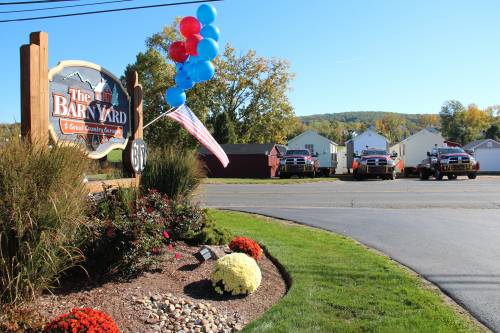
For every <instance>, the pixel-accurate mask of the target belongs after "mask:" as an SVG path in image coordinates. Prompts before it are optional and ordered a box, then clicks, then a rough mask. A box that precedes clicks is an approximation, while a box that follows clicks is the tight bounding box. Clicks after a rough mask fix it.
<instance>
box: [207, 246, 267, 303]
mask: <svg viewBox="0 0 500 333" xmlns="http://www.w3.org/2000/svg"><path fill="white" fill-rule="evenodd" d="M261 280H262V273H261V272H260V268H259V266H258V265H257V263H256V262H255V260H254V259H253V258H251V257H249V256H248V255H246V254H244V253H231V254H228V255H226V256H224V257H222V258H220V259H219V260H217V263H216V264H215V270H214V272H213V273H212V285H213V286H214V288H215V291H216V292H217V293H219V294H222V293H224V291H225V292H228V293H231V294H232V295H239V294H251V293H253V292H254V291H255V290H257V288H258V287H259V285H260V282H261Z"/></svg>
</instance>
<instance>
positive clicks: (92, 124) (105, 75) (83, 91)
mask: <svg viewBox="0 0 500 333" xmlns="http://www.w3.org/2000/svg"><path fill="white" fill-rule="evenodd" d="M49 103H50V104H49V130H50V133H51V135H52V136H53V138H54V139H55V140H56V141H57V140H59V141H70V142H74V143H78V144H81V145H83V146H85V147H86V149H87V151H88V154H89V157H90V158H101V157H104V156H105V155H107V154H108V153H109V152H110V151H111V150H112V149H116V148H118V149H124V148H125V146H126V145H127V141H128V138H129V136H130V122H131V119H130V98H129V96H128V94H127V91H126V90H125V88H124V87H123V86H122V84H121V82H120V80H119V79H118V78H116V77H115V76H114V75H113V74H111V73H110V72H108V71H106V70H105V69H103V68H102V67H100V66H98V65H95V64H92V63H89V62H84V61H63V62H60V63H59V64H58V65H57V66H56V67H55V68H53V69H51V70H50V71H49Z"/></svg>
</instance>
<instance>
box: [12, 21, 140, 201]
mask: <svg viewBox="0 0 500 333" xmlns="http://www.w3.org/2000/svg"><path fill="white" fill-rule="evenodd" d="M48 49H49V45H48V34H47V33H45V32H41V31H39V32H32V33H31V34H30V40H29V44H26V45H23V46H21V48H20V65H21V66H20V69H21V72H20V74H21V134H22V136H23V137H24V138H26V139H27V140H29V142H31V143H32V144H36V145H47V146H48V145H49V143H50V142H49V141H50V140H49V135H50V137H51V139H52V142H53V143H59V142H61V141H62V142H69V143H71V144H77V145H79V146H81V147H82V148H83V149H85V150H86V151H87V152H88V156H89V157H91V158H94V159H100V158H102V157H105V156H106V155H107V154H108V153H109V151H111V150H112V149H122V150H123V151H122V160H123V166H124V171H126V174H127V176H128V177H131V178H122V179H111V180H106V181H99V183H98V184H97V183H94V182H88V183H87V185H88V188H89V190H90V191H91V192H99V191H102V190H103V188H106V187H115V186H120V187H129V186H139V184H140V173H141V172H142V171H143V170H144V166H145V164H146V161H147V147H146V144H145V143H144V141H142V140H141V139H142V137H143V135H142V134H143V128H142V126H143V120H142V97H143V91H142V86H141V85H140V83H139V75H138V74H137V72H136V71H132V70H130V71H127V75H126V87H127V90H125V88H124V86H123V85H122V83H121V81H120V80H119V79H118V78H116V77H115V76H114V75H113V74H111V73H110V72H108V71H106V70H105V69H103V68H102V67H100V66H98V65H96V64H92V63H89V62H84V61H63V62H60V63H59V64H58V65H57V66H56V67H55V68H53V69H51V70H50V71H49V68H48V65H49V61H48V60H49V59H48V58H49V52H48ZM129 96H130V97H129ZM49 133H50V134H49Z"/></svg>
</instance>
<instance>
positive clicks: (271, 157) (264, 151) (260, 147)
mask: <svg viewBox="0 0 500 333" xmlns="http://www.w3.org/2000/svg"><path fill="white" fill-rule="evenodd" d="M221 147H222V149H224V151H225V152H226V154H227V157H228V158H229V165H228V166H227V168H224V167H222V165H221V164H220V162H219V160H218V159H217V158H216V157H215V156H214V155H213V154H212V153H211V152H210V151H208V150H207V149H205V148H202V149H201V150H200V159H201V160H202V161H203V162H204V163H205V166H206V170H207V176H208V177H218V178H271V177H275V176H276V172H277V171H278V167H279V162H280V161H279V157H278V155H279V151H278V149H277V147H276V144H274V143H265V144H257V143H248V144H223V145H221Z"/></svg>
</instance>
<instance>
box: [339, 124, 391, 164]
mask: <svg viewBox="0 0 500 333" xmlns="http://www.w3.org/2000/svg"><path fill="white" fill-rule="evenodd" d="M345 145H346V161H347V165H346V167H347V169H352V160H353V156H354V154H361V151H362V150H364V149H366V148H379V149H386V150H389V140H387V139H386V138H385V137H384V136H383V135H380V134H378V133H377V132H376V131H375V129H373V128H369V129H367V130H366V131H364V132H363V133H361V134H360V135H357V136H355V137H354V138H352V139H350V140H348V141H346V143H345Z"/></svg>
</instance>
